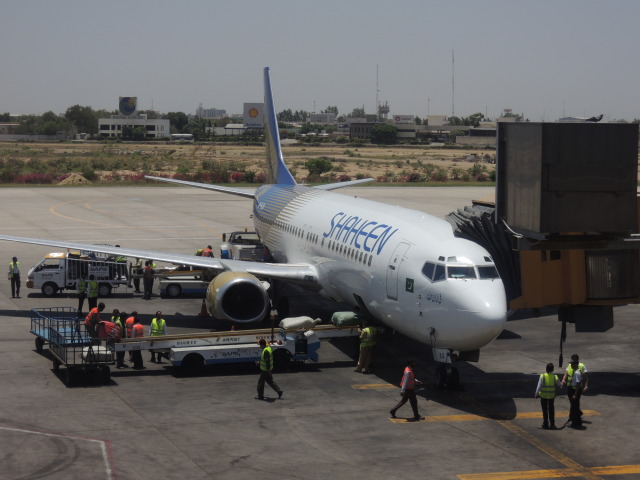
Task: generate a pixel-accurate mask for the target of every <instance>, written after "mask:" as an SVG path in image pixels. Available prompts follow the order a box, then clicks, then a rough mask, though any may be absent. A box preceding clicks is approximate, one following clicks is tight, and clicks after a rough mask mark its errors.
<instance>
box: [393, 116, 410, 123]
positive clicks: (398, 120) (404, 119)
mask: <svg viewBox="0 0 640 480" xmlns="http://www.w3.org/2000/svg"><path fill="white" fill-rule="evenodd" d="M393 121H394V122H395V123H415V117H414V116H413V115H394V116H393Z"/></svg>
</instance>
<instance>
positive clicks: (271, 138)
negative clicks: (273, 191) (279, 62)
mask: <svg viewBox="0 0 640 480" xmlns="http://www.w3.org/2000/svg"><path fill="white" fill-rule="evenodd" d="M264 121H265V141H266V153H267V165H266V168H267V178H266V183H269V184H274V183H277V184H278V185H295V184H296V181H295V179H294V178H293V176H292V175H291V172H289V170H288V169H287V166H286V165H285V164H284V158H283V157H282V147H281V146H280V133H279V132H278V118H277V117H276V109H275V107H274V106H273V94H272V92H271V79H270V77H269V67H265V69H264Z"/></svg>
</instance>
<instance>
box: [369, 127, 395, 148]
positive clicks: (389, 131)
mask: <svg viewBox="0 0 640 480" xmlns="http://www.w3.org/2000/svg"><path fill="white" fill-rule="evenodd" d="M370 139H371V143H377V144H384V145H392V144H394V143H396V141H397V140H398V129H397V128H396V127H394V126H393V125H389V124H388V123H384V124H380V125H376V126H375V127H373V128H372V129H371V136H370Z"/></svg>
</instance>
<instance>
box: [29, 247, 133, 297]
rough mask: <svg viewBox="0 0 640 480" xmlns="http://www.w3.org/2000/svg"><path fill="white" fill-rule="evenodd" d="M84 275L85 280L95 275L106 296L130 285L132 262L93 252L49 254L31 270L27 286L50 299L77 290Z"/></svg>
mask: <svg viewBox="0 0 640 480" xmlns="http://www.w3.org/2000/svg"><path fill="white" fill-rule="evenodd" d="M82 275H84V276H85V279H86V280H89V276H90V275H93V276H94V279H95V280H97V281H98V294H99V296H100V297H106V296H108V295H109V294H111V291H112V290H113V289H114V288H118V287H119V286H121V285H125V286H126V285H128V284H129V279H130V278H131V262H129V261H122V262H116V261H115V260H109V259H107V258H101V257H97V256H96V255H95V254H92V253H90V252H65V253H62V252H56V253H49V254H48V255H46V256H45V257H44V258H43V259H42V260H41V261H40V262H38V264H37V265H36V266H35V267H33V268H32V269H31V270H29V274H28V277H27V287H28V288H37V289H39V290H41V291H42V294H43V295H45V296H47V297H51V296H53V295H56V294H57V293H58V292H61V291H63V290H76V289H77V282H78V280H80V278H81V276H82Z"/></svg>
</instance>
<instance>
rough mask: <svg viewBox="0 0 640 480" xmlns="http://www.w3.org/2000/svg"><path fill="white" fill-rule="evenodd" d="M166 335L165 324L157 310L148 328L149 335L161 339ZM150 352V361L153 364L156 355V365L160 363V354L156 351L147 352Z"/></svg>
mask: <svg viewBox="0 0 640 480" xmlns="http://www.w3.org/2000/svg"><path fill="white" fill-rule="evenodd" d="M166 334H167V322H166V320H165V319H164V318H162V312H161V311H160V310H158V311H157V312H156V316H155V318H154V319H153V320H151V326H150V327H149V335H150V336H152V337H161V336H163V335H166ZM149 351H150V352H151V361H152V362H154V363H155V361H156V353H157V354H158V363H162V352H160V351H157V352H156V350H149Z"/></svg>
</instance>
